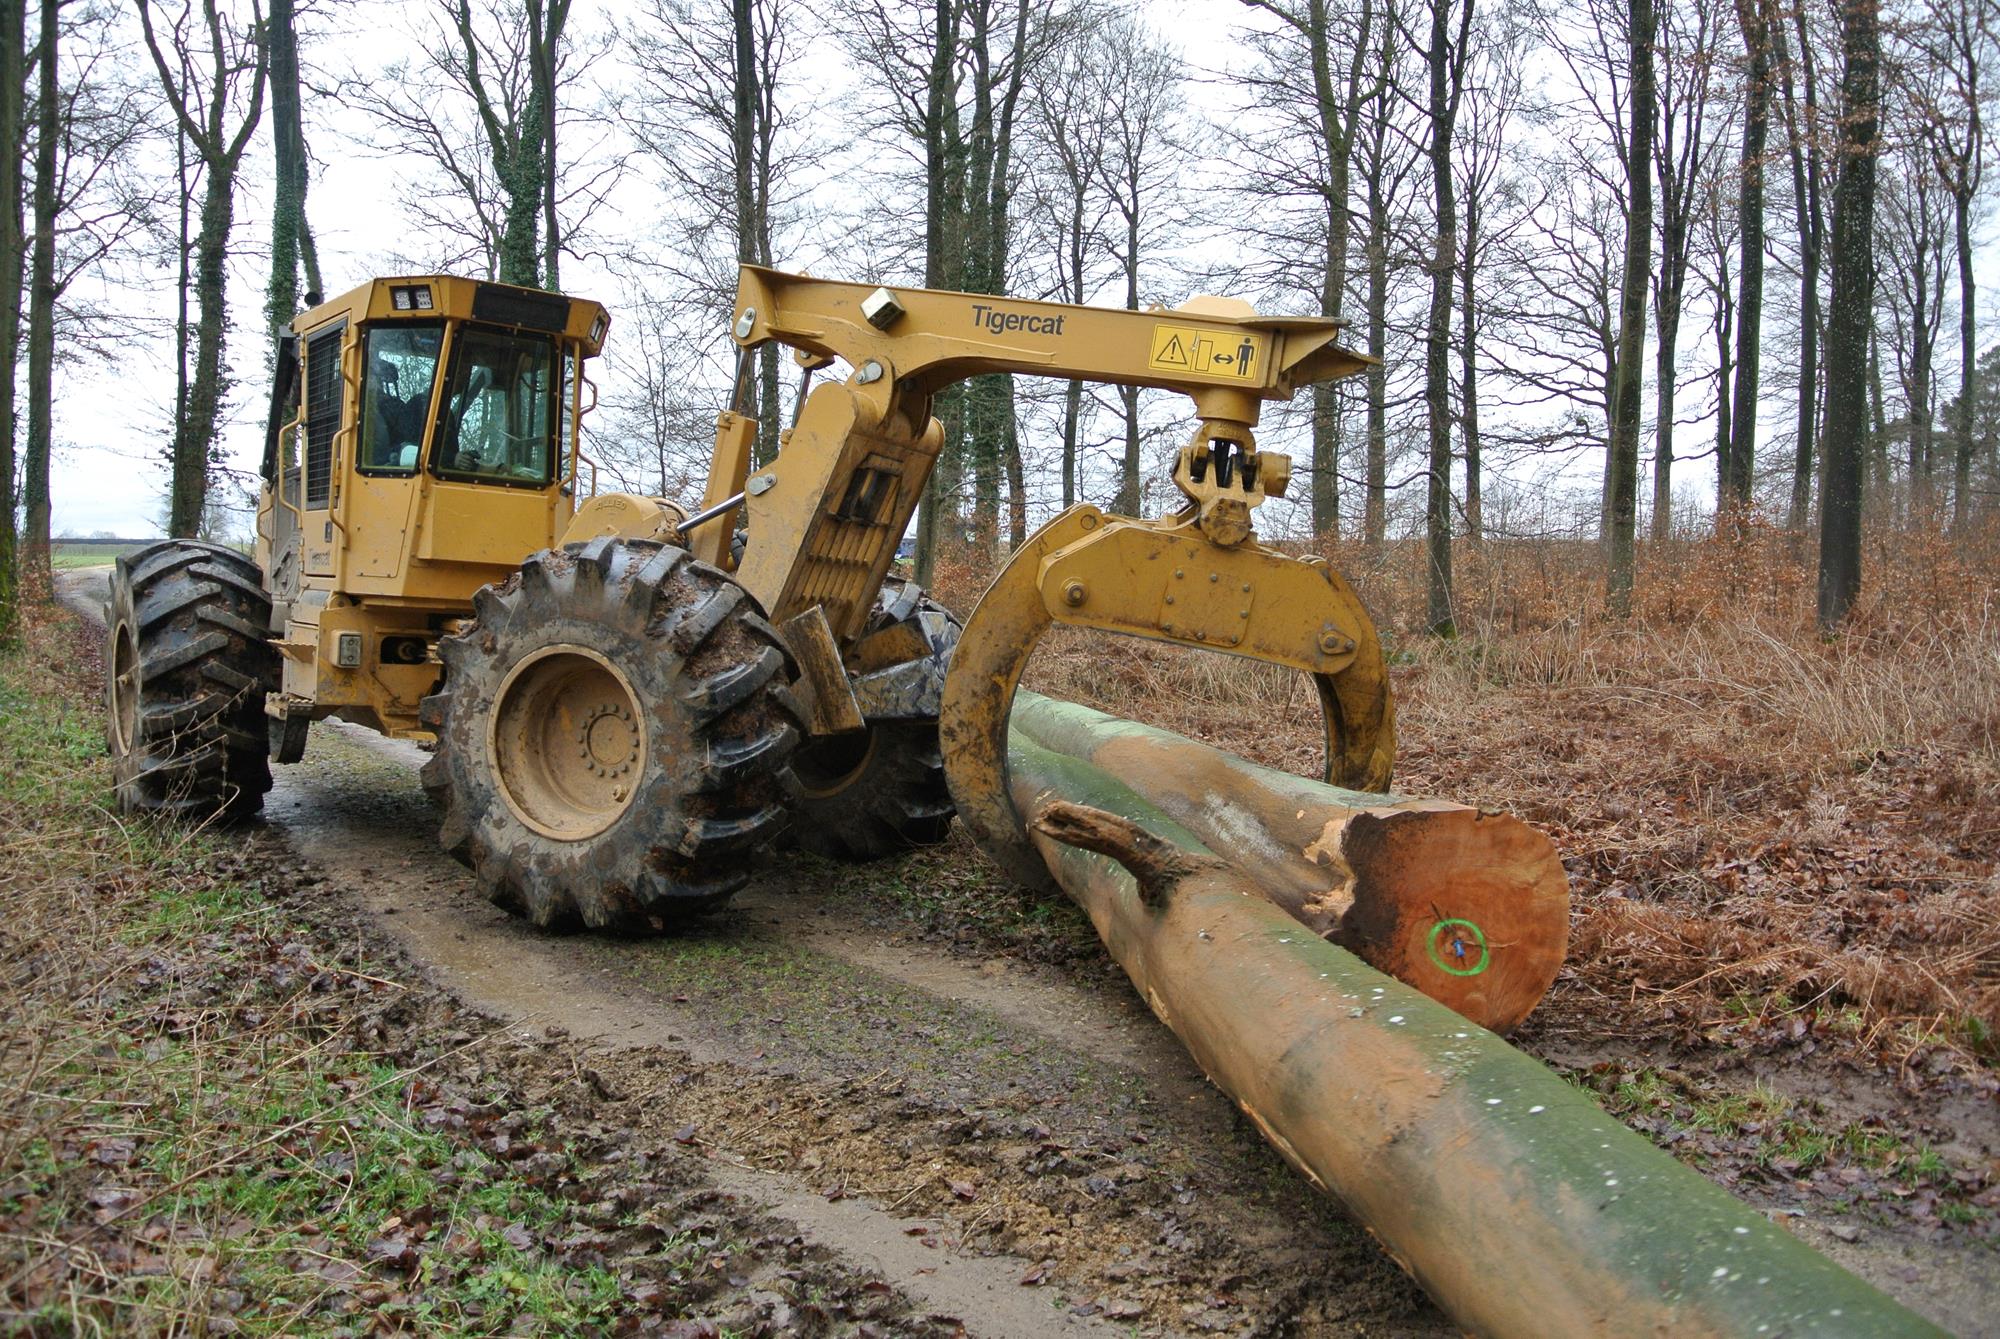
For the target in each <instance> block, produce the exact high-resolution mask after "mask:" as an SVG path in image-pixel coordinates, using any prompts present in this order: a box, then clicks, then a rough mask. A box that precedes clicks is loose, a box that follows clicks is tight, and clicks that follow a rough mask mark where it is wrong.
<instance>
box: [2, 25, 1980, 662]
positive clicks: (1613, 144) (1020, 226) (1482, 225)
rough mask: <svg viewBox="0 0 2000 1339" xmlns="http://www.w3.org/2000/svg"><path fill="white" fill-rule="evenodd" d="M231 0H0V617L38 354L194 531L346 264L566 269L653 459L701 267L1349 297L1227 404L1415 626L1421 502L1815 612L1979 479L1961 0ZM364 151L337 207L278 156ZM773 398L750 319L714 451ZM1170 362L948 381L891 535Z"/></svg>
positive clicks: (1968, 29)
mask: <svg viewBox="0 0 2000 1339" xmlns="http://www.w3.org/2000/svg"><path fill="white" fill-rule="evenodd" d="M269 5H270V7H269V10H268V12H265V11H264V10H263V8H262V7H261V5H259V4H258V3H256V0H244V3H234V0H127V3H125V4H123V5H119V4H113V3H110V2H109V0H44V2H43V3H41V4H39V5H31V4H27V3H23V0H0V143H4V144H6V145H11V146H14V147H15V148H16V149H17V150H18V152H17V153H8V154H0V284H4V285H5V286H6V291H5V292H4V293H0V387H4V389H5V392H6V393H5V395H4V396H0V490H4V493H5V495H6V496H7V497H9V498H11V499H14V505H13V506H11V507H8V508H5V509H0V511H4V514H3V515H0V617H4V616H5V614H6V613H7V611H10V610H11V608H12V603H13V600H14V598H15V595H14V585H13V583H14V582H15V581H16V580H17V579H18V580H19V581H20V582H22V583H23V584H24V588H25V591H26V592H27V593H30V594H32V593H39V592H42V591H45V590H46V589H47V583H48V565H47V555H48V545H49V540H50V517H51V493H52V490H55V489H74V490H78V491H80V492H81V491H89V490H91V489H93V488H97V487H101V486H102V484H101V482H100V481H93V480H92V479H91V478H89V477H85V476H83V475H82V474H81V473H80V472H79V473H78V474H77V475H74V476H73V475H71V474H65V473H63V472H62V471H61V470H59V469H58V468H57V464H58V463H59V462H60V459H61V454H60V452H59V451H58V450H57V447H58V442H57V435H58V434H57V424H58V422H59V421H60V422H61V423H62V424H63V425H65V427H66V431H67V434H68V435H69V436H79V435H82V434H85V433H87V431H88V428H87V426H86V425H87V424H88V423H89V413H88V411H87V409H82V408H80V407H79V406H77V405H74V404H70V403H68V402H67V401H66V399H65V395H64V391H65V386H66V385H75V384H81V383H80V382H79V381H77V380H73V377H80V376H81V375H82V374H83V372H84V371H86V370H96V371H101V369H102V368H103V367H104V366H105V365H106V363H107V362H108V363H110V364H111V365H113V366H119V367H122V366H124V365H125V363H127V362H129V361H130V360H133V359H134V358H135V357H140V356H141V355H142V351H146V350H150V351H151V352H150V353H146V354H144V356H146V357H151V358H154V359H157V358H158V357H159V350H161V349H164V350H166V352H165V357H164V361H165V364H166V365H167V367H168V368H169V369H170V375H169V377H168V378H167V379H166V381H165V384H164V387H163V389H162V390H161V391H160V392H159V393H158V394H157V397H156V398H157V399H158V400H159V401H160V403H159V404H158V405H157V406H155V407H154V412H155V413H156V416H157V421H158V423H159V424H160V425H161V427H160V430H159V434H158V440H157V442H156V444H155V446H154V448H153V449H154V450H156V452H157V456H158V459H159V461H160V462H161V463H164V464H165V465H166V466H167V468H166V469H165V470H164V471H162V475H163V477H164V479H165V481H166V483H165V487H164V490H163V491H164V501H163V505H162V506H161V508H160V515H161V523H162V525H163V526H164V527H165V528H166V529H168V530H169V531H170V532H171V533H174V534H179V535H188V534H197V533H201V534H211V535H225V534H230V533H236V534H241V533H242V532H244V530H245V529H246V528H247V527H246V523H245V521H244V519H243V517H244V508H245V501H244V499H245V496H246V492H247V490H248V488H249V486H250V485H251V484H253V483H254V480H252V479H250V478H248V477H247V476H246V475H245V473H244V472H243V470H242V469H241V467H240V461H239V457H238V456H237V454H236V453H235V452H233V451H232V450H231V449H230V441H231V436H232V433H234V435H235V436H236V438H237V439H239V440H244V441H247V440H248V438H249V437H251V436H256V435H260V434H261V428H262V423H261V418H262V414H263V411H264V394H263V386H262V384H261V379H262V377H263V375H264V370H265V368H266V367H267V366H268V362H267V359H268V353H267V350H268V348H269V345H270V342H271V338H272V336H273V334H274V332H275V331H276V330H277V328H278V327H280V326H281V325H283V324H284V323H285V322H286V321H288V320H289V319H290V318H291V316H292V315H293V313H294V312H296V311H297V310H298V309H299V306H300V304H301V302H302V301H304V300H305V297H306V295H307V294H308V293H314V292H320V293H333V292H338V291H340V290H343V289H345V288H347V287H349V286H351V285H353V284H355V283H359V282H362V281H364V280H365V279H367V278H369V277H371V276H372V274H373V273H374V272H375V271H378V270H379V271H382V272H391V271H395V270H403V271H413V270H414V271H427V270H432V269H445V270H451V271H455V272H460V273H471V274H477V275H484V276H488V277H493V278H498V279H501V280H505V281H508V282H514V283H523V284H535V285H542V286H547V287H551V288H553V287H558V286H560V285H562V284H563V283H564V282H565V281H568V282H569V284H570V286H571V287H572V289H573V290H574V291H578V292H584V293H588V294H589V295H591V296H595V297H599V298H601V299H604V300H606V301H607V302H608V303H609V304H610V305H611V307H612V309H613V312H614V323H613V327H612V334H611V342H610V345H609V347H608V349H607V354H606V357H605V359H604V360H603V362H602V363H601V365H600V366H599V367H598V368H597V369H596V370H595V371H594V373H593V375H594V377H595V379H596V380H597V381H598V383H599V384H600V386H601V388H602V391H603V396H602V402H601V406H600V408H599V409H598V410H597V412H596V413H595V414H593V415H592V416H591V417H590V419H589V420H588V421H587V427H588V434H589V447H588V449H589V450H590V451H591V453H592V454H593V455H594V456H595V457H596V458H597V459H598V460H600V461H601V462H602V463H603V464H604V466H605V467H606V469H607V471H608V475H609V478H610V479H611V480H612V481H615V482H616V483H617V484H619V485H621V486H624V487H628V488H632V489H637V490H641V491H647V492H654V491H657V492H661V493H664V494H666V495H669V496H673V497H677V498H682V499H691V498H693V497H695V496H698V494H699V491H700V481H701V478H702V476H703V475H704V473H705V470H706V464H707V455H708V450H709V445H710V437H711V433H712V424H713V417H714V414H715V412H716V411H717V410H718V409H719V408H720V407H721V406H722V404H723V402H724V400H725V399H726V396H727V391H728V384H729V381H730V365H731V359H730V358H729V357H728V351H727V340H726V331H727V327H728V320H727V317H728V312H729V307H730V302H731V296H732V294H733V291H734V274H735V266H736V264H737V262H738V261H751V262H755V263H758V264H772V265H778V266H780V267H783V268H792V269H798V268H809V269H811V270H812V271H813V272H815V273H821V274H826V275H829V276H835V277H842V278H862V279H872V280H879V281H882V282H888V283H903V284H914V283H921V284H924V285H927V286H932V287H944V288H955V289H963V290H967V291H971V292H976V293H996V294H997V293H1007V294H1012V295H1015V296H1020V297H1035V298H1051V299H1055V300H1059V301H1068V302H1100V303H1110V304H1117V305H1124V306H1134V307H1137V306H1150V305H1153V304H1156V303H1159V304H1169V305H1170V304H1173V303H1176V302H1178V301H1181V300H1183V299H1185V298H1186V297H1188V296H1189V295H1191V294H1193V293H1196V292H1225V293H1231V294H1234V295H1238V296H1242V297H1247V298H1250V299H1252V300H1253V301H1255V302H1256V303H1257V304H1258V306H1259V308H1260V309H1261V310H1264V311H1272V312H1285V313H1300V312H1313V313H1317V312H1334V313H1337V314H1340V315H1342V316H1344V317H1345V318H1347V319H1348V320H1349V321H1350V322H1351V323H1352V330H1351V332H1350V342H1351V343H1352V344H1353V345H1354V346H1355V347H1357V348H1361V349H1363V350H1365V351H1366V352H1368V353H1370V354H1372V355H1374V356H1375V357H1377V358H1379V359H1381V366H1380V367H1379V368H1377V369H1375V370H1373V371H1371V373H1370V374H1369V375H1368V376H1366V377H1365V378H1360V379H1357V380H1354V381H1351V382H1346V383H1341V384H1339V385H1335V386H1328V387H1321V388H1317V389H1316V390H1315V391H1313V392H1311V393H1309V394H1307V395H1305V396H1302V397H1301V399H1300V402H1299V403H1298V404H1296V405H1294V406H1290V407H1288V408H1286V409H1283V410H1274V411H1273V412H1272V413H1271V414H1270V415H1268V416H1267V420H1266V425H1265V427H1264V428H1263V430H1262V431H1261V433H1260V437H1261V439H1262V440H1263V441H1264V442H1265V443H1266V444H1268V445H1272V446H1275V447H1277V448H1278V449H1289V450H1291V451H1292V452H1293V454H1294V456H1295V458H1296V460H1297V462H1298V466H1297V469H1298V478H1297V481H1296V483H1295V487H1294V490H1293V496H1292V498H1291V499H1288V500H1287V502H1286V503H1284V504H1280V505H1276V506H1273V507H1270V508H1267V509H1266V510H1265V512H1264V513H1263V514H1262V519H1261V524H1262V527H1263V529H1264V531H1265V533H1266V534H1267V536H1268V537H1277V538H1285V539H1291V540H1296V541H1301V542H1310V541H1313V540H1315V539H1316V538H1317V539H1319V540H1331V539H1335V538H1345V539H1347V540H1349V541H1353V542H1357V543H1358V544H1359V545H1360V546H1362V549H1363V551H1364V552H1367V551H1380V550H1381V549H1383V548H1384V547H1385V546H1394V545H1397V544H1414V543H1421V544H1422V545H1423V546H1424V553H1425V562H1424V570H1425V573H1426V585H1427V590H1428V601H1427V618H1426V620H1425V621H1426V623H1427V625H1428V626H1429V627H1431V628H1432V629H1434V630H1437V631H1449V630H1450V629H1451V628H1452V627H1453V624H1454V604H1453V588H1452V580H1451V575H1452V559H1453V554H1454V552H1455V551H1459V550H1461V549H1462V547H1463V546H1467V545H1473V546H1477V545H1487V544H1498V543H1508V542H1513V541H1519V540H1523V539H1541V540H1548V539H1556V540H1562V541H1569V542H1576V543H1589V544H1595V545H1597V546H1598V548H1599V549H1600V550H1601V561H1602V564H1603V573H1604V581H1605V589H1606V593H1607V602H1608V606H1609V607H1610V608H1611V609H1613V610H1614V611H1615V610H1617V609H1619V608H1622V607H1624V605H1625V604H1626V603H1627V602H1628V601H1629V599H1630V593H1631V590H1632V583H1633V580H1634V571H1635V563H1634V557H1635V553H1636V552H1638V550H1639V546H1640V544H1641V542H1642V540H1643V541H1644V542H1650V543H1665V542H1667V541H1670V540H1672V539H1673V538H1674V537H1675V536H1677V535H1686V534H1689V533H1693V532H1696V531H1705V530H1708V529H1711V528H1721V529H1725V530H1726V529H1728V528H1730V527H1734V526H1739V525H1741V524H1744V523H1745V522H1746V520H1749V519H1751V518H1756V519H1758V520H1759V521H1760V522H1763V523H1770V524H1775V525H1778V526H1781V527H1784V528H1787V529H1789V530H1791V531H1793V532H1795V533H1796V534H1797V535H1798V537H1799V538H1798V540H1797V541H1796V551H1797V553H1798V554H1799V556H1800V558H1801V559H1802V560H1810V559H1811V558H1812V557H1813V556H1815V555H1816V556H1817V560H1818V571H1819V581H1820V592H1819V594H1820V601H1819V614H1820V619H1821V621H1822V623H1823V624H1827V625H1831V624H1833V623H1835V622H1837V621H1838V620H1839V619H1840V618H1841V616H1842V615H1843V614H1844V612H1845V611H1846V610H1847V608H1848V607H1849V605H1850V604H1851V602H1852V601H1853V599H1854V596H1855V593H1856V591H1857V589H1858V588H1859V583H1860V582H1861V580H1862V576H1863V574H1862V572H1861V556H1862V553H1863V551H1864V549H1863V545H1862V543H1861V534H1862V528H1863V527H1864V526H1867V527H1873V528H1875V529H1877V530H1879V531H1883V532H1887V531H1892V530H1900V529H1908V530H1913V531H1916V530H1942V531H1946V532H1949V533H1951V534H1956V535H1960V536H1964V535H1969V534H1971V533H1972V532H1973V531H1974V530H1976V529H1978V528H1979V527H1982V526H1986V525H1989V524H1991V522H1992V519H1993V515H1994V513H1995V511H1996V508H1995V505H1994V503H1995V499H1996V497H2000V464H1996V442H2000V344H1996V345H1994V346H1993V347H1989V348H1987V349H1985V351H1984V352H1983V354H1982V353H1981V352H1980V347H1981V345H1980V335H1979V329H1978V326H1979V318H1980V317H1981V316H1982V315H1984V314H1986V313H1988V312H1990V310H1991V308H1992V302H1991V300H1990V298H1985V297H1983V295H1982V291H1981V288H1980V286H1979V284H1978V283H1977V277H1978V273H1979V270H1980V268H1981V261H1982V259H1983V252H1982V250H1981V247H1982V243H1983V240H1984V238H1985V227H1986V224H1987V222H1988V219H1989V213H1990V205H1991V202H1992V198H1993V177H1992V174H1991V173H1989V171H1988V167H1989V165H1990V164H1989V159H1990V157H1991V146H1990V144H1989V142H1988V136H1987V133H1986V123H1987V120H1988V119H1989V117H1990V113H1991V110H1992V108H1991V103H1992V98H1993V84H1994V81H1995V71H1994V69H1993V60H1992V57H1993V52H1994V49H1995V47H1994V42H1995V23H1996V18H2000V7H1996V4H1995V3H1994V2H1993V0H1897V3H1894V4H1891V5H1878V4H1876V3H1874V0H1797V3H1791V2H1790V0H1735V3H1734V4H1733V6H1732V5H1725V4H1721V3H1717V2H1716V0H1587V2H1586V3H1582V4H1563V3H1555V0H1546V2H1544V3H1536V2H1535V0H1479V2H1478V3H1475V0H1351V3H1348V4H1344V5H1336V4H1332V3H1329V2H1328V0H1242V2H1241V3H1233V4H1222V3H1220V2H1219V0H1218V2H1217V3H1213V4H1205V5H1189V6H1187V7H1185V8H1183V9H1173V8H1169V7H1165V6H1162V7H1158V8H1154V9H1144V10H1140V9H1134V8H1132V7H1129V6H1120V5H1114V4H1110V3H1103V2H1101V0H937V3H931V4H924V3H905V2H904V0H832V2H831V3H828V4H826V5H823V6H817V7H809V6H807V5H805V4H804V3H801V2H800V0H730V3H729V4H727V5H724V4H705V3H698V2H697V3H688V2H687V0H640V3H637V4H634V5H626V6H619V7H614V8H605V9H595V10H576V11H573V9H572V5H571V3H570V0H427V3H422V4H408V5H383V4H376V3H368V2H365V0H345V2H341V0H307V3H305V4H303V5H298V4H295V2H294V0H269ZM357 165H365V166H363V167H362V168H361V170H363V171H365V172H366V173H367V178H368V180H369V181H370V182H371V183H372V185H373V186H374V187H375V188H376V189H377V191H378V192H379V194H378V196H377V197H376V199H375V200H369V199H363V198H358V197H357V195H356V194H355V193H353V192H352V191H347V192H342V193H330V192H329V191H328V190H326V189H324V188H323V186H324V183H326V182H328V181H329V180H331V179H339V180H343V181H346V182H349V183H352V182H354V181H355V180H357V177H356V175H355V174H356V170H357ZM377 200H381V201H389V202H392V203H391V204H390V205H389V209H390V210H391V211H393V216H392V217H384V216H383V208H382V206H381V205H380V204H379V203H377V202H376V201H377ZM256 287H261V289H262V300H261V302H259V301H257V300H256V299H255V297H254V296H253V292H254V289H255V288H256ZM152 380H153V379H152V378H149V377H143V376H134V377H132V378H130V379H129V382H128V385H129V386H138V387H145V386H147V385H149V384H150V382H151V381H152ZM794 394H795V385H794V378H793V377H792V376H791V375H789V374H788V371H787V369H786V368H785V367H783V366H782V365H781V363H780V360H779V359H778V357H777V351H776V349H775V348H773V349H770V350H767V351H766V356H765V357H764V359H763V360H762V362H761V363H760V365H759V367H758V370H757V374H756V377H755V389H754V400H755V404H754V408H755V410H756V412H757V414H758V416H759V418H760V420H761V422H762V430H761V432H760V436H759V442H758V451H759V454H760V456H763V457H768V456H769V455H770V454H771V453H772V452H773V451H775V449H776V443H777V432H778V427H779V425H780V423H781V422H784V421H788V416H789V414H790V412H791V399H792V397H793V395H794ZM1186 409H1187V406H1186V402H1185V401H1184V400H1183V399H1180V398H1179V397H1174V396H1170V395H1166V394H1164V393H1155V392H1138V391H1121V390H1118V389H1115V388H1104V387H1096V386H1085V385H1079V384H1076V383H1065V382H1052V381H1048V380H1042V379H1028V378H1010V377H1003V376H991V377H982V378H979V379H976V380H974V381H972V382H970V383H967V384H966V385H965V386H963V387H961V388H959V389H958V390H956V391H955V392H954V393H952V394H950V395H948V396H946V397H943V398H942V400H941V401H940V404H939V413H940V416H941V417H942V418H943V420H944V422H945V424H946V428H947V448H946V451H945V454H944V456H943V458H942V461H941V463H940V468H939V470H938V474H937V478H936V480H935V481H934V489H933V495H932V499H931V505H927V506H926V508H925V510H924V513H923V521H922V525H921V533H920V536H919V539H920V543H919V554H918V561H919V568H920V574H921V575H925V576H928V574H929V573H930V571H931V569H932V567H933V564H934V562H935V560H936V558H937V556H938V555H939V554H941V553H944V554H948V553H961V554H962V553H964V552H966V551H968V549H969V551H970V552H972V553H974V554H984V553H991V552H998V551H1000V550H1004V549H1005V548H1006V547H1008V546H1011V545H1014V544H1018V543H1019V542H1020V541H1021V540H1022V539H1023V538H1024V537H1025V535H1026V534H1027V533H1028V531H1029V530H1030V529H1031V528H1032V527H1033V526H1034V525H1036V524H1038V523H1039V522H1040V521H1041V520H1043V519H1045V518H1046V517H1047V516H1048V515H1049V514H1051V512H1052V511H1053V510H1055V509H1056V508H1058V507H1060V506H1064V505H1068V504H1069V503H1071V502H1074V501H1084V500H1087V501H1092V502H1097V503H1100V504H1103V505H1106V506H1108V507H1111V508H1113V509H1118V510H1126V511H1142V512H1158V511H1159V510H1161V509H1163V508H1165V507H1169V506H1171V505H1173V502H1174V499H1173V497H1172V495H1171V485H1170V484H1169V483H1168V481H1167V477H1166V471H1165V469H1164V468H1163V465H1164V461H1165V460H1166V458H1167V457H1168V456H1169V455H1170V453H1171V451H1172V450H1173V449H1174V448H1175V447H1176V446H1178V444H1179V442H1180V441H1181V440H1182V438H1183V437H1184V435H1185V433H1186V431H1187V428H1188V426H1189V420H1188V419H1187V418H1186ZM65 444H69V443H65ZM245 454H246V455H247V453H245Z"/></svg>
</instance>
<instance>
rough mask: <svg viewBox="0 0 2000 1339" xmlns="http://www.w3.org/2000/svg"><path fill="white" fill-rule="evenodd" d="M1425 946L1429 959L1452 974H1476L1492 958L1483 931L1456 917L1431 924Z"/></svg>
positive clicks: (1484, 967)
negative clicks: (1487, 949)
mask: <svg viewBox="0 0 2000 1339" xmlns="http://www.w3.org/2000/svg"><path fill="white" fill-rule="evenodd" d="M1424 948H1425V949H1426V950H1427V951H1428V952H1429V953H1430V955H1431V961H1432V962H1434V963H1436V964H1437V965H1438V966H1439V967H1440V968H1441V969H1442V970H1444V971H1446V972H1449V973H1451V974H1452V975H1453V976H1478V975H1479V974H1480V973H1481V972H1483V971H1485V970H1486V968H1487V965H1488V964H1490V963H1491V962H1492V961H1493V958H1492V955H1491V954H1489V953H1488V952H1487V951H1486V936H1485V934H1483V933H1482V932H1481V931H1480V929H1479V927H1478V926H1476V925H1474V924H1473V923H1472V922H1471V921H1467V920H1459V919H1458V918H1456V917H1452V918H1449V919H1446V920H1441V921H1439V922H1438V923H1437V924H1436V925H1433V926H1432V927H1431V934H1430V938H1429V940H1427V941H1426V942H1425V944H1424Z"/></svg>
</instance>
